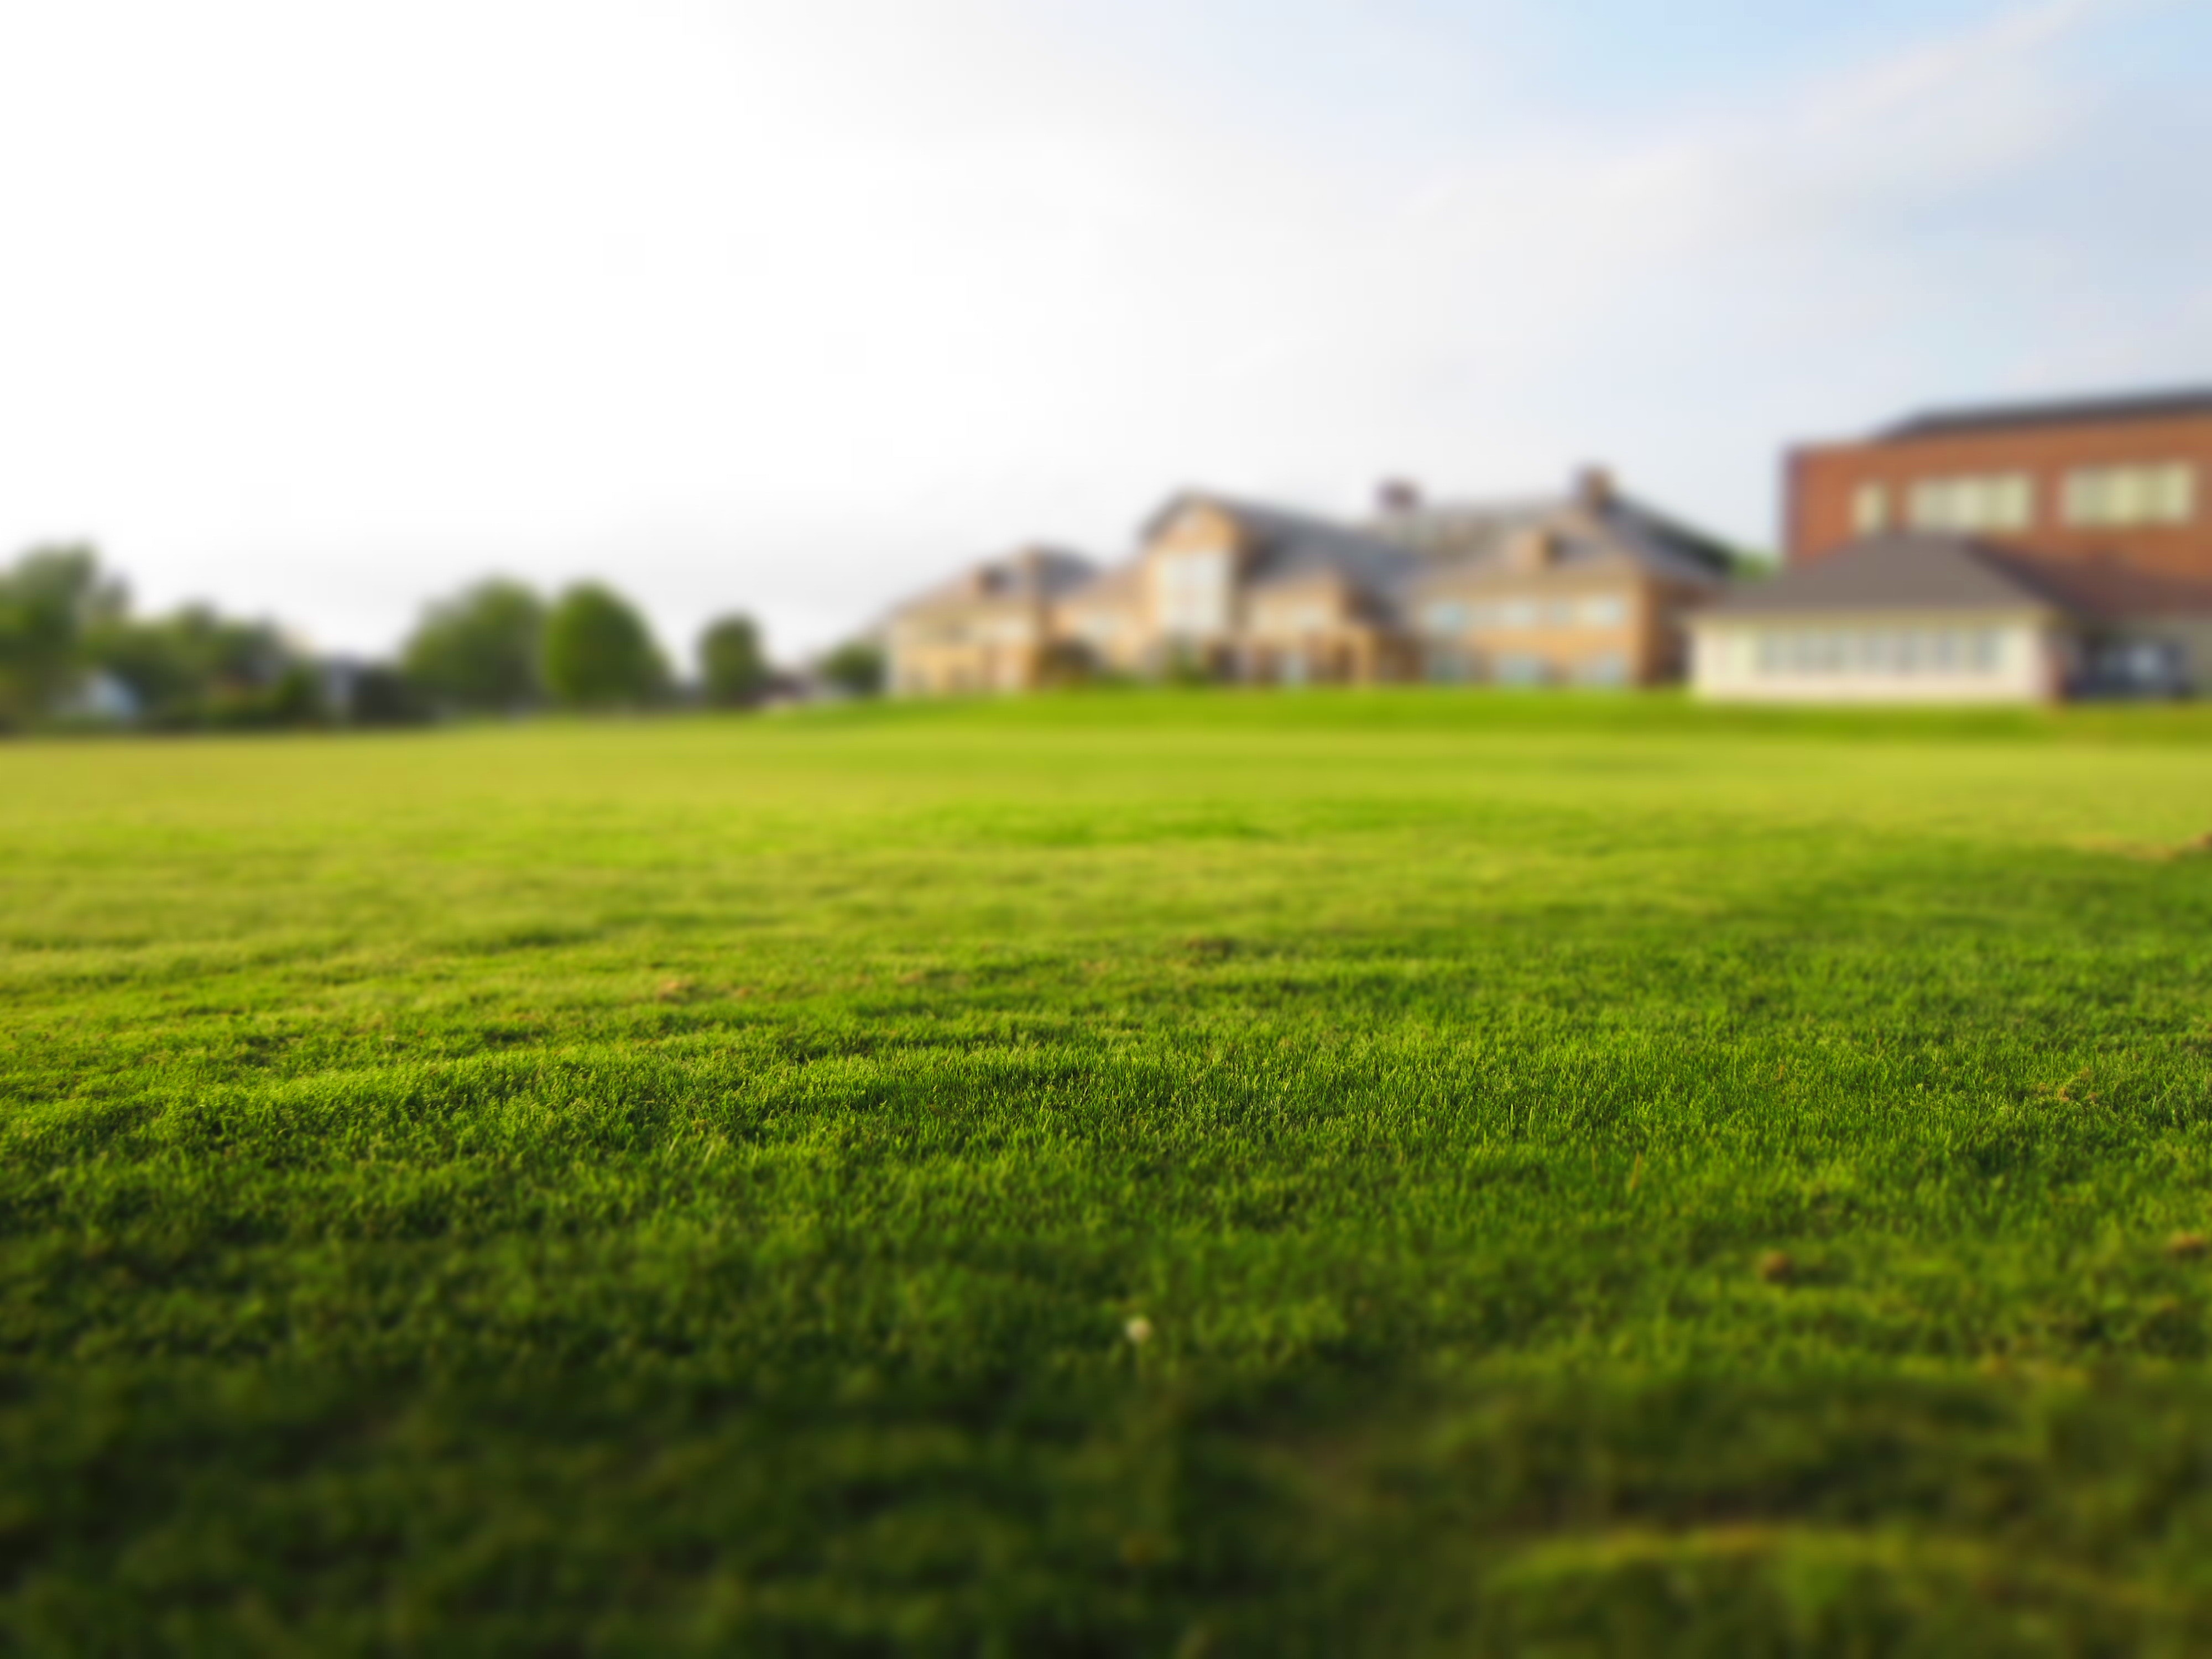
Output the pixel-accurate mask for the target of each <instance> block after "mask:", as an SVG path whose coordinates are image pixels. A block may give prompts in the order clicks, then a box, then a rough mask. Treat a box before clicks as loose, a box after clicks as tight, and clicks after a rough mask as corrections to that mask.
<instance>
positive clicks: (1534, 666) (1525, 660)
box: [1498, 656, 1551, 685]
mask: <svg viewBox="0 0 2212 1659" xmlns="http://www.w3.org/2000/svg"><path fill="white" fill-rule="evenodd" d="M1549 678H1551V669H1550V666H1549V665H1547V663H1546V662H1545V661H1544V659H1542V658H1541V657H1523V656H1504V657H1500V658H1499V659H1498V684H1500V685H1541V684H1544V682H1545V681H1546V680H1547V679H1549Z"/></svg>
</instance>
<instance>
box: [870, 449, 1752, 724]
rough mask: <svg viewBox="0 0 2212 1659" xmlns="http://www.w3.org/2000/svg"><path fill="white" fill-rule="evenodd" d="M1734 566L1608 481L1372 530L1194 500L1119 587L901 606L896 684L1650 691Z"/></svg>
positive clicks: (1169, 519) (1154, 523)
mask: <svg viewBox="0 0 2212 1659" xmlns="http://www.w3.org/2000/svg"><path fill="white" fill-rule="evenodd" d="M1062 557H1063V558H1066V556H1062ZM1730 557H1731V556H1730V555H1729V551H1728V550H1727V549H1725V548H1724V547H1723V546H1722V545H1721V544H1719V543H1718V542H1717V541H1715V540H1714V539H1712V538H1709V537H1705V536H1701V535H1699V534H1698V533H1696V532H1692V531H1690V530H1687V529H1686V528H1684V527H1682V526H1680V525H1679V524H1677V523H1675V522H1674V521H1673V520H1668V519H1666V518H1664V517H1662V515H1660V514H1658V513H1654V512H1652V511H1651V510H1650V509H1649V508H1647V507H1643V506H1641V505H1640V504H1638V503H1636V502H1634V501H1630V500H1628V499H1627V498H1626V497H1624V496H1622V495H1620V494H1619V493H1618V492H1617V491H1615V490H1614V489H1613V487H1612V485H1611V483H1610V481H1609V480H1608V479H1607V477H1606V476H1605V475H1604V474H1603V473H1601V472H1591V473H1588V474H1585V475H1584V476H1583V477H1582V478H1581V479H1580V480H1578V482H1577V486H1576V488H1575V489H1572V490H1571V492H1569V493H1568V494H1566V495H1562V496H1558V497H1549V498H1543V499H1539V500H1534V501H1522V502H1517V503H1504V504H1494V503H1493V504H1482V503H1473V504H1449V503H1447V504H1443V505H1437V506H1429V505H1425V504H1424V503H1422V502H1421V501H1419V499H1418V497H1417V496H1416V495H1413V492H1412V491H1411V490H1410V489H1407V487H1405V486H1402V485H1397V486H1392V487H1390V488H1389V489H1388V490H1387V491H1386V493H1385V495H1384V497H1383V501H1381V503H1380V504H1379V506H1378V510H1377V511H1376V513H1375V514H1373V515H1372V516H1371V517H1370V518H1369V519H1368V520H1365V521H1364V522H1362V523H1358V524H1342V523H1338V522H1336V521H1334V520H1326V519H1322V518H1320V517H1317V516H1316V515H1313V514H1310V513H1297V512H1293V511H1290V510H1287V509H1285V508H1281V507H1272V506H1266V505H1261V504H1259V503H1255V502H1250V501H1240V500H1237V499H1235V498H1233V497H1229V496H1225V495H1218V494H1213V493H1211V492H1206V491H1199V490H1190V491H1184V492H1182V493H1181V494H1178V495H1176V496H1174V497H1172V498H1170V500H1169V501H1167V502H1166V503H1164V505H1163V506H1162V507H1160V508H1159V509H1158V511H1157V512H1155V513H1153V514H1152V516H1151V517H1150V518H1149V519H1147V520H1146V522H1145V524H1144V525H1143V526H1142V528H1141V529H1140V531H1139V545H1138V548H1137V550H1136V552H1135V553H1134V555H1133V556H1132V557H1130V558H1129V559H1127V561H1125V562H1122V563H1121V564H1120V565H1119V566H1117V567H1115V568H1112V569H1109V570H1104V571H1091V570H1089V569H1088V568H1087V567H1084V568H1082V574H1078V570H1079V567H1081V562H1080V561H1073V560H1072V559H1070V560H1068V562H1066V563H1063V564H1060V565H1055V566H1054V567H1053V570H1052V573H1051V574H1050V576H1049V578H1047V577H1045V576H1043V575H1037V576H1034V577H1030V578H1017V577H1016V576H1013V575H1012V574H1008V572H1009V567H1010V565H1012V563H1014V562H1012V561H997V562H992V563H989V564H986V565H982V566H979V567H977V568H976V569H975V571H972V572H970V573H969V574H968V575H967V576H965V577H963V578H962V579H960V580H957V581H956V582H953V583H950V584H947V585H946V586H944V587H941V588H939V589H936V590H933V591H932V592H929V593H926V594H923V595H921V597H919V598H918V599H915V600H914V601H912V602H910V603H909V604H908V605H903V606H902V607H900V608H899V610H898V611H896V612H895V613H894V614H893V617H892V619H891V623H890V630H889V631H890V647H891V684H892V685H893V688H894V689H895V690H897V691H899V692H901V693H903V694H906V695H932V694H937V693H942V692H959V691H981V690H1024V689H1027V688H1029V687H1030V686H1034V685H1036V684H1042V683H1044V682H1045V681H1046V680H1047V679H1048V678H1052V677H1053V676H1054V675H1055V674H1062V673H1066V674H1073V673H1092V674H1101V675H1109V676H1116V677H1127V678H1170V677H1176V678H1206V679H1219V680H1230V681H1237V682H1241V683H1245V684H1274V685H1304V684H1385V683H1391V682H1408V681H1416V680H1423V679H1427V680H1434V681H1439V682H1447V683H1490V684H1516V685H1551V684H1557V685H1566V684H1582V685H1642V684H1655V683H1659V682H1662V681H1666V680H1668V679H1674V678H1680V676H1681V674H1682V672H1683V670H1684V667H1685V665H1686V659H1687V654H1688V647H1687V639H1688V635H1687V633H1686V627H1685V622H1684V619H1685V617H1686V615H1687V614H1688V613H1689V611H1692V610H1693V609H1694V608H1695V607H1696V606H1698V605H1703V604H1705V603H1708V602H1710V601H1711V599H1714V598H1715V597H1717V595H1718V593H1719V592H1720V591H1721V590H1722V588H1723V585H1724V583H1725V580H1726V576H1727V572H1728V569H1729V561H1730Z"/></svg>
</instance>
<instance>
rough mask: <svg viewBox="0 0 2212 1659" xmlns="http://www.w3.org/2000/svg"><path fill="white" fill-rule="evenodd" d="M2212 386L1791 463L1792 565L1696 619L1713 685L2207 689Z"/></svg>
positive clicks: (2052, 407)
mask: <svg viewBox="0 0 2212 1659" xmlns="http://www.w3.org/2000/svg"><path fill="white" fill-rule="evenodd" d="M2208 469H2212V392H2181V393H2165V394H2160V395H2156V396H2147V397H2132V398H2093V399H2083V400H2076V401H2072V402H2064V403H2041V404H2018V405H2014V406H2011V407H2007V408H1989V409H1972V410H1946V411H1940V412H1937V413H1934V414H1926V415H1920V416H1914V417H1913V418H1912V419H1911V420H1907V421H1905V422H1899V424H1898V425H1895V426H1893V427H1891V428H1887V430H1885V431H1882V432H1880V433H1877V434H1876V435H1875V436H1873V437H1871V438H1869V439H1866V440H1863V441H1857V442H1852V443H1841V444H1826V445H1819V446H1811V447H1804V448H1801V449H1799V450H1797V451H1796V452H1795V453H1793V454H1791V456H1790V459H1789V462H1788V465H1787V476H1786V478H1785V481H1784V484H1785V491H1784V493H1785V507H1784V516H1785V527H1786V532H1787V536H1786V541H1787V553H1788V559H1789V562H1788V564H1787V566H1786V567H1785V568H1784V570H1783V571H1782V572H1781V574H1778V575H1777V576H1776V577H1774V578H1773V579H1772V580H1769V581H1765V582H1760V583H1754V584H1750V585H1747V586H1741V587H1739V588H1737V589H1736V590H1735V591H1734V592H1731V593H1730V594H1729V597H1728V598H1727V599H1725V600H1723V602H1722V603H1720V604H1718V605H1715V606H1713V607H1712V608H1711V609H1710V610H1708V611H1704V612H1701V613H1700V614H1699V617H1697V619H1696V621H1695V623H1694V624H1693V627H1694V630H1695V635H1696V641H1697V653H1696V654H1697V661H1696V667H1695V671H1694V673H1693V675H1692V683H1693V684H1694V685H1695V687H1696V689H1697V690H1698V691H1699V694H1700V695H1701V696H1709V697H1721V698H1756V699H1762V700H1780V701H1807V700H1820V701H1830V702H1857V701H1869V700H1874V701H1887V702H1994V701H2007V702H2026V701H2045V700H2049V699H2053V698H2058V697H2067V696H2174V695H2179V694H2181V693H2184V692H2188V691H2193V690H2199V689H2202V688H2203V687H2204V686H2205V685H2206V684H2208V683H2212V518H2208V515H2207V513H2206V511H2205V503H2204V499H2203V496H2204V489H2203V480H2204V475H2205V473H2206V471H2207V470H2208Z"/></svg>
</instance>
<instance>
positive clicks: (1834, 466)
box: [1784, 390, 2212, 582]
mask: <svg viewBox="0 0 2212 1659" xmlns="http://www.w3.org/2000/svg"><path fill="white" fill-rule="evenodd" d="M1784 496H1785V505H1784V545H1785V550H1786V552H1787V556H1788V558H1789V560H1790V562H1791V563H1792V564H1796V563H1801V562H1805V561H1808V560H1811V559H1817V558H1820V557H1821V556H1824V555H1826V554H1829V553H1831V552H1832V551H1834V550H1836V549H1838V548H1840V547H1843V546H1845V545H1847V544H1850V543H1852V542H1854V541H1856V540H1858V539H1859V538H1864V537H1869V536H1876V535H1881V534H1884V533H1887V532H1896V531H1904V532H1927V533H1948V534H1957V535H1969V536H1974V537H1978V538H1983V539H1984V540H1987V541H1990V542H1992V543H1995V544H2000V545H2002V546H2006V547H2010V548H2015V549H2018V550H2021V551H2025V552H2029V553H2033V554H2036V555H2039V556H2043V557H2045V558H2050V559H2057V560H2068V561H2106V562H2112V563H2116V564H2118V565H2122V566H2124V567H2126V568H2130V569H2136V570H2142V571H2146V572H2149V573H2153V574H2159V575H2166V576H2174V577H2179V578H2182V579H2185V580H2197V581H2208V582H2212V390H2206V391H2197V392H2172V393H2160V394H2154V395H2147V396H2139V397H2128V398H2090V399H2081V400H2076V401H2071V402H2063V403H2047V404H2017V405H2013V406H2010V407H2001V408H1990V409H1968V410H1945V411H1939V412H1936V413H1931V414H1925V415H1921V416H1915V417H1914V418H1912V419H1911V420H1907V421H1904V422H1899V424H1897V425H1895V426H1893V427H1891V428H1887V430H1885V431H1882V432H1881V433H1878V434H1876V435H1875V436H1873V437H1871V438H1869V439H1865V440H1863V441H1857V442H1850V443H1833V444H1817V445H1810V446H1806V447H1801V448H1799V449H1797V450H1796V451H1794V452H1792V453H1791V454H1790V457H1789V458H1788V460H1787V463H1786V476H1785V478H1784Z"/></svg>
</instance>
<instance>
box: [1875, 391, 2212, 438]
mask: <svg viewBox="0 0 2212 1659" xmlns="http://www.w3.org/2000/svg"><path fill="white" fill-rule="evenodd" d="M2181 415H2207V416H2212V387H2205V386H2192V387H2184V388H2180V389H2178V390H2174V391H2170V392H2136V393H2130V394H2128V395H2124V396H2119V397H2106V398H2054V399H2051V400H2050V401H2047V402H2043V403H2024V404H1988V405H1984V406H1983V407H1980V408H1974V409H1935V410H1926V411H1924V412H1923V413H1921V414H1918V415H1913V416H1907V417H1906V418H1905V419H1904V420H1902V421H1899V422H1896V423H1895V424H1894V425H1891V426H1887V427H1884V428H1881V430H1879V431H1877V432H1876V433H1875V435H1874V436H1875V441H1877V442H1881V443H1893V442H1897V441H1901V440H1906V439H1912V438H1940V437H1951V436H1954V435H1961V434H1966V433H1972V432H2002V431H2007V430H2009V429H2011V428H2017V427H2030V426H2071V425H2077V424H2103V423H2106V422H2125V421H2150V420H2159V419H2162V418H2171V417H2172V416H2181Z"/></svg>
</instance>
